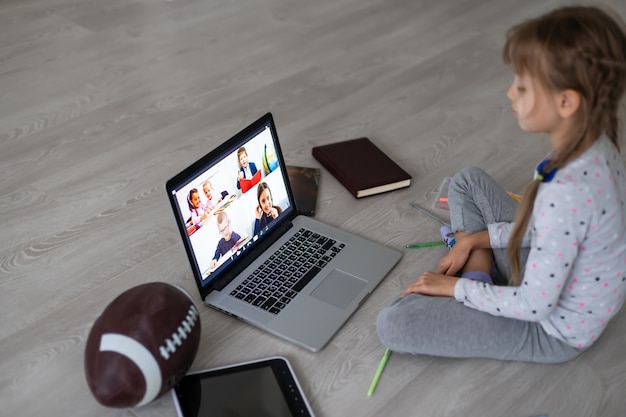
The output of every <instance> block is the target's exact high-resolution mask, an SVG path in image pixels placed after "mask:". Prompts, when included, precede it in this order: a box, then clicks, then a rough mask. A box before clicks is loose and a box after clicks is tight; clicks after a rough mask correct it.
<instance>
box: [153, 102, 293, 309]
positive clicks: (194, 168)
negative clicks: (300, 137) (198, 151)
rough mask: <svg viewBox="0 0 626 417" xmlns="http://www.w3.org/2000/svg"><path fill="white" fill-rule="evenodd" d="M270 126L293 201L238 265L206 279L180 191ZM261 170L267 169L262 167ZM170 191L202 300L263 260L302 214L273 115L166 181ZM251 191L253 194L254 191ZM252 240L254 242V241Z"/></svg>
mask: <svg viewBox="0 0 626 417" xmlns="http://www.w3.org/2000/svg"><path fill="white" fill-rule="evenodd" d="M266 127H269V129H270V133H271V138H272V142H273V145H274V150H275V154H276V160H277V162H278V165H279V168H280V173H281V175H282V180H283V183H284V184H285V188H286V196H287V200H288V202H289V204H288V207H286V208H285V209H284V210H283V212H282V213H281V214H280V215H279V216H278V217H277V218H276V219H275V221H273V222H272V224H271V227H270V228H268V230H267V232H265V233H263V234H262V235H260V236H257V238H256V239H254V242H253V243H252V244H251V245H249V247H248V248H246V250H244V251H242V252H241V253H240V254H239V256H238V257H237V259H236V262H234V261H233V262H229V263H228V265H226V266H225V267H224V268H223V269H222V270H220V271H219V272H218V271H216V272H218V273H217V274H216V276H215V277H214V278H211V279H209V280H204V279H203V277H202V271H201V269H200V267H199V265H198V262H197V260H196V258H195V255H194V250H193V245H192V242H191V240H190V237H189V235H188V233H187V227H186V224H185V218H186V215H185V214H183V213H182V212H181V209H180V206H179V202H178V200H177V198H176V193H177V192H178V190H180V189H182V188H183V187H185V186H186V185H188V184H189V183H190V182H192V181H194V180H195V179H196V178H198V177H199V176H201V175H202V174H203V173H205V172H207V171H208V170H209V169H210V168H211V167H213V166H215V165H217V164H218V163H219V162H220V161H221V160H223V159H224V157H225V156H226V155H228V154H230V153H231V152H236V151H237V149H239V148H240V147H241V146H244V145H245V144H246V143H247V142H249V141H250V139H252V138H253V137H255V136H256V135H257V134H258V133H260V132H261V131H262V130H264V129H265V128H266ZM260 169H263V168H262V167H261V168H260ZM165 188H166V192H167V195H168V199H169V201H170V205H171V207H172V210H173V213H174V217H175V220H176V225H177V228H178V231H179V233H180V236H181V237H182V240H183V245H184V247H185V252H186V253H187V257H188V259H189V263H190V266H191V268H192V271H193V274H194V278H195V280H196V284H197V286H198V289H199V291H200V294H201V296H202V299H204V298H205V297H206V295H207V294H209V293H210V292H211V291H214V290H221V289H222V288H224V287H225V286H226V285H228V284H229V283H230V282H231V281H232V280H233V279H234V278H236V277H237V276H238V275H239V274H240V273H241V271H243V270H244V269H245V268H247V267H248V266H249V265H250V264H251V263H252V262H254V260H255V259H257V258H258V257H259V255H260V254H261V253H263V251H265V250H266V249H267V248H268V247H269V246H270V245H271V244H272V243H274V242H275V241H276V240H277V239H278V238H279V237H280V236H282V235H283V234H284V233H285V231H286V230H287V229H289V228H290V227H291V226H292V221H293V219H294V218H295V217H296V216H297V215H298V212H297V208H296V205H295V200H294V196H293V191H292V189H291V185H290V183H289V177H288V174H287V169H286V165H285V161H284V158H283V153H282V150H281V148H280V143H279V140H278V134H277V131H276V126H275V124H274V118H273V116H272V114H271V113H266V114H265V115H263V116H261V117H260V118H259V119H257V120H256V121H254V122H253V123H251V124H250V125H248V126H247V127H246V128H244V129H243V130H241V131H240V132H238V133H237V134H235V135H234V136H233V137H231V138H230V139H228V140H227V141H225V142H224V143H222V144H221V145H219V146H217V147H216V148H214V149H213V150H211V151H210V152H208V153H207V154H206V155H204V156H203V157H201V158H200V159H198V160H197V161H195V162H193V163H192V164H191V165H189V166H188V167H187V168H185V169H184V170H182V171H181V172H180V173H178V174H176V175H175V176H174V177H172V178H171V179H170V180H168V181H167V182H166V186H165ZM249 192H253V191H252V190H250V191H249ZM251 241H252V240H251Z"/></svg>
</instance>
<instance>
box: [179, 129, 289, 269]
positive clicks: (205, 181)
mask: <svg viewBox="0 0 626 417" xmlns="http://www.w3.org/2000/svg"><path fill="white" fill-rule="evenodd" d="M176 198H177V202H178V205H179V209H180V213H181V215H182V217H183V219H182V220H183V221H184V222H185V228H186V230H187V235H188V236H189V240H190V242H191V246H192V248H193V253H194V256H195V258H196V263H197V265H198V268H199V269H200V272H201V274H202V278H203V279H204V280H209V279H210V278H211V274H213V273H214V272H216V271H218V270H219V269H221V268H222V267H223V266H225V265H227V264H228V263H229V261H231V260H232V259H234V258H235V257H237V256H239V254H240V253H241V252H242V251H244V250H246V249H247V248H248V247H249V246H250V245H252V244H254V242H255V241H256V240H257V239H258V238H259V236H261V235H262V234H263V233H265V231H267V230H268V229H269V228H270V227H271V226H272V223H273V222H274V220H275V219H277V218H278V217H279V216H280V215H281V214H282V213H283V211H284V210H285V209H286V208H288V206H289V199H288V197H287V189H286V186H285V183H284V180H283V173H282V172H281V170H280V165H279V163H278V160H277V158H276V150H275V149H274V145H273V141H272V137H271V132H270V129H269V127H268V128H266V129H264V130H262V131H261V132H260V133H259V134H258V135H256V136H255V137H253V138H252V139H251V140H249V141H248V142H246V143H245V144H244V145H243V146H240V147H238V148H237V149H234V150H233V151H230V152H229V153H228V155H226V156H225V157H224V158H223V159H222V160H221V161H219V162H218V163H217V164H215V165H214V166H211V167H209V168H208V169H207V170H206V171H205V172H203V173H202V174H200V175H199V176H198V177H196V178H195V179H194V180H193V181H191V182H190V183H189V184H187V185H186V186H185V187H182V188H181V189H179V190H178V192H177V194H176Z"/></svg>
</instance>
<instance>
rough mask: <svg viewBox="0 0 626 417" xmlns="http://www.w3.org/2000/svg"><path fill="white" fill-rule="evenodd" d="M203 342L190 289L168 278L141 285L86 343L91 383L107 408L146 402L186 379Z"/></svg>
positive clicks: (106, 314)
mask: <svg viewBox="0 0 626 417" xmlns="http://www.w3.org/2000/svg"><path fill="white" fill-rule="evenodd" d="M199 343H200V318H199V316H198V310H197V309H196V306H195V305H194V303H193V301H192V299H191V297H190V296H189V294H188V293H187V292H186V291H184V290H182V289H180V288H179V287H175V286H173V285H170V284H166V283H164V282H152V283H148V284H143V285H139V286H137V287H134V288H131V289H129V290H127V291H125V292H124V293H122V294H121V295H119V296H118V297H117V298H116V299H114V300H113V301H112V302H111V303H110V304H109V305H108V306H107V307H106V308H105V310H104V311H103V312H102V314H101V315H100V317H98V318H97V319H96V321H95V322H94V324H93V326H92V328H91V331H90V332H89V336H88V338H87V345H86V347H85V375H86V377H87V384H88V385H89V388H90V390H91V392H92V394H93V395H94V397H95V398H96V400H98V402H99V403H101V404H102V405H105V406H107V407H117V408H128V407H139V406H142V405H145V404H147V403H149V402H151V401H153V400H154V399H156V398H158V397H159V396H160V395H162V394H164V393H165V392H167V391H169V389H170V388H172V387H173V386H174V385H176V384H177V383H178V381H180V379H181V378H182V377H183V376H184V375H185V373H186V372H187V371H188V370H189V368H190V367H191V364H192V362H193V360H194V358H195V356H196V352H197V351H198V345H199Z"/></svg>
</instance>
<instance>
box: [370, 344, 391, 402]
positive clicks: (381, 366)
mask: <svg viewBox="0 0 626 417" xmlns="http://www.w3.org/2000/svg"><path fill="white" fill-rule="evenodd" d="M389 356H391V349H387V350H385V354H384V355H383V358H382V359H381V360H380V364H379V365H378V369H377V370H376V375H374V380H373V381H372V385H370V389H369V391H367V396H368V397H371V396H372V394H373V393H374V390H375V389H376V385H378V380H380V376H381V375H382V374H383V370H384V369H385V365H387V361H388V360H389Z"/></svg>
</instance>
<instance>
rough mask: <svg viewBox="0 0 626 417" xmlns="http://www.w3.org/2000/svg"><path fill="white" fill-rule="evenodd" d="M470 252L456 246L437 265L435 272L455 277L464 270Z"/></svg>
mask: <svg viewBox="0 0 626 417" xmlns="http://www.w3.org/2000/svg"><path fill="white" fill-rule="evenodd" d="M469 255H470V250H469V249H465V248H463V247H462V246H461V245H458V246H457V244H455V245H454V246H452V248H450V250H449V251H448V253H446V254H445V255H444V256H443V257H442V258H441V259H440V260H439V264H438V265H437V269H436V270H435V272H436V273H437V274H444V275H451V276H454V274H456V273H457V272H459V271H460V270H461V268H463V266H464V265H465V263H466V262H467V259H468V258H469Z"/></svg>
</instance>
